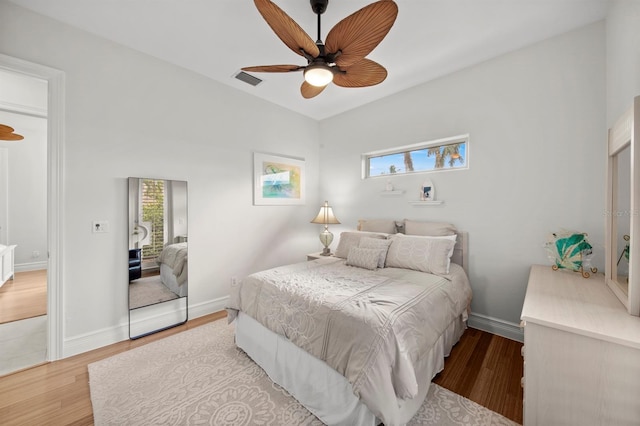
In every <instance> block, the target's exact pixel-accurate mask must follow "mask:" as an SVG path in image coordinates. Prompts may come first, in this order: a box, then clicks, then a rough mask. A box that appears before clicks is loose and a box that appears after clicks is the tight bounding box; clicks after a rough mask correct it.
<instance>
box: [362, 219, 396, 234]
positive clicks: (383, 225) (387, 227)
mask: <svg viewBox="0 0 640 426" xmlns="http://www.w3.org/2000/svg"><path fill="white" fill-rule="evenodd" d="M358 231H368V232H383V233H385V234H395V233H396V232H397V230H396V221H395V220H387V219H358Z"/></svg>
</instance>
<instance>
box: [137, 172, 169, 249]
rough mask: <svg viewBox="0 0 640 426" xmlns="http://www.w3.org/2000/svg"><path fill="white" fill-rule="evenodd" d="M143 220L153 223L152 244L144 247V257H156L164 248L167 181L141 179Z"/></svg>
mask: <svg viewBox="0 0 640 426" xmlns="http://www.w3.org/2000/svg"><path fill="white" fill-rule="evenodd" d="M140 185H141V191H140V193H141V194H142V200H141V201H142V203H141V205H142V220H143V221H144V222H150V223H151V244H149V245H145V246H143V247H142V259H143V260H149V259H155V258H157V257H158V256H159V255H160V252H161V251H162V249H163V248H164V240H165V238H164V223H165V214H164V211H165V181H164V180H156V179H141V182H140Z"/></svg>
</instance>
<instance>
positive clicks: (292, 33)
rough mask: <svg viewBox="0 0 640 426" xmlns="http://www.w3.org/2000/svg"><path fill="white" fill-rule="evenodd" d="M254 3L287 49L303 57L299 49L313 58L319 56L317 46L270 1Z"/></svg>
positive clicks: (259, 0) (258, 0)
mask: <svg viewBox="0 0 640 426" xmlns="http://www.w3.org/2000/svg"><path fill="white" fill-rule="evenodd" d="M254 3H255V5H256V8H257V9H258V12H260V14H261V15H262V17H263V18H264V20H265V21H267V24H269V26H270V27H271V29H272V30H273V32H274V33H276V35H277V36H278V37H279V38H280V40H282V42H283V43H284V44H286V45H287V47H288V48H289V49H291V50H293V51H294V52H295V53H297V54H298V55H300V56H304V55H303V54H302V52H301V51H300V49H304V51H305V52H306V53H308V54H309V55H311V56H313V57H314V58H315V57H317V56H318V55H319V54H320V50H319V49H318V46H316V43H315V42H314V41H313V40H312V39H311V37H309V35H308V34H307V33H306V32H304V30H303V29H302V28H300V25H298V24H297V23H296V21H294V20H293V19H291V17H290V16H289V15H287V14H286V13H285V12H284V11H283V10H282V9H280V8H279V7H278V6H277V5H275V4H274V3H273V2H271V1H270V0H254Z"/></svg>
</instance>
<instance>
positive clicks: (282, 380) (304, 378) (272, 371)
mask: <svg viewBox="0 0 640 426" xmlns="http://www.w3.org/2000/svg"><path fill="white" fill-rule="evenodd" d="M235 325H236V345H237V346H238V347H239V348H240V349H242V350H243V351H245V352H246V353H247V355H249V356H250V357H251V358H252V359H253V360H254V361H255V362H256V363H257V364H258V365H259V366H260V367H262V369H263V370H264V371H265V372H266V373H267V374H268V375H269V377H270V378H271V380H273V381H274V382H275V383H277V384H279V385H280V386H282V387H283V388H285V389H286V390H287V391H288V392H289V393H290V394H291V395H292V396H293V397H294V398H296V399H297V400H298V401H299V402H300V403H301V404H302V405H304V406H305V407H306V408H307V409H308V410H309V411H310V412H312V413H313V414H314V415H315V416H316V417H318V418H319V419H320V420H322V421H323V422H324V423H326V424H328V425H345V426H346V425H349V426H354V425H358V426H359V425H362V426H365V425H367V426H369V425H371V426H373V425H376V424H378V423H379V420H377V419H376V416H375V415H374V414H373V413H372V412H371V411H370V410H369V409H368V408H367V406H366V405H364V403H362V402H361V401H360V400H359V399H358V398H357V397H356V396H355V395H354V393H353V391H352V389H351V384H350V383H349V382H348V381H347V379H345V378H344V377H343V376H342V375H341V374H339V373H338V372H337V371H335V370H334V369H333V368H331V367H329V366H328V365H327V364H326V363H325V362H324V361H320V360H319V359H317V358H315V357H313V356H312V355H310V354H308V353H307V352H305V351H304V350H302V349H300V348H299V347H297V346H296V345H294V344H293V343H291V342H290V341H289V340H288V339H286V338H285V337H283V336H281V335H279V334H276V333H274V332H272V331H271V330H269V329H267V328H266V327H264V326H263V325H262V324H260V323H259V322H257V321H256V320H254V319H253V318H251V317H250V316H248V315H246V314H244V313H242V312H240V313H239V314H238V317H237V319H236V320H235ZM465 328H466V324H465V322H464V321H463V319H462V317H459V318H458V319H457V320H455V321H454V322H452V323H451V324H450V325H449V327H448V328H447V330H446V331H445V332H444V333H443V335H442V336H440V338H439V339H438V341H437V342H436V344H435V346H434V347H433V348H432V350H431V351H430V352H429V354H427V356H425V357H423V358H422V360H420V361H419V362H422V363H426V370H425V371H428V372H429V380H426V381H425V382H424V383H419V386H418V395H417V396H416V397H415V398H413V399H411V400H398V405H399V406H400V407H401V408H400V412H401V416H402V418H401V419H398V420H399V422H398V424H404V423H407V422H408V421H409V420H410V419H411V418H412V417H413V416H414V414H415V413H416V412H417V410H418V409H419V408H420V406H421V405H422V403H423V402H424V399H425V397H426V396H427V392H428V391H429V385H430V379H432V378H433V377H434V376H435V375H436V374H438V372H440V371H442V369H443V368H444V357H445V356H448V355H449V354H450V352H451V348H452V347H453V345H454V344H456V343H457V342H458V340H460V337H461V336H462V333H463V332H464V330H465Z"/></svg>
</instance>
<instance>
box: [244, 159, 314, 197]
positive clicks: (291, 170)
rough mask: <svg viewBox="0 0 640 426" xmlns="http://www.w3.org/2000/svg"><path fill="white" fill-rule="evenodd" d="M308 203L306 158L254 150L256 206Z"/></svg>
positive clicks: (254, 195) (254, 193)
mask: <svg viewBox="0 0 640 426" xmlns="http://www.w3.org/2000/svg"><path fill="white" fill-rule="evenodd" d="M304 202H305V169H304V160H299V159H295V158H289V157H282V156H279V155H269V154H262V153H258V152H254V153H253V204H254V205H256V206H286V205H296V204H304Z"/></svg>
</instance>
